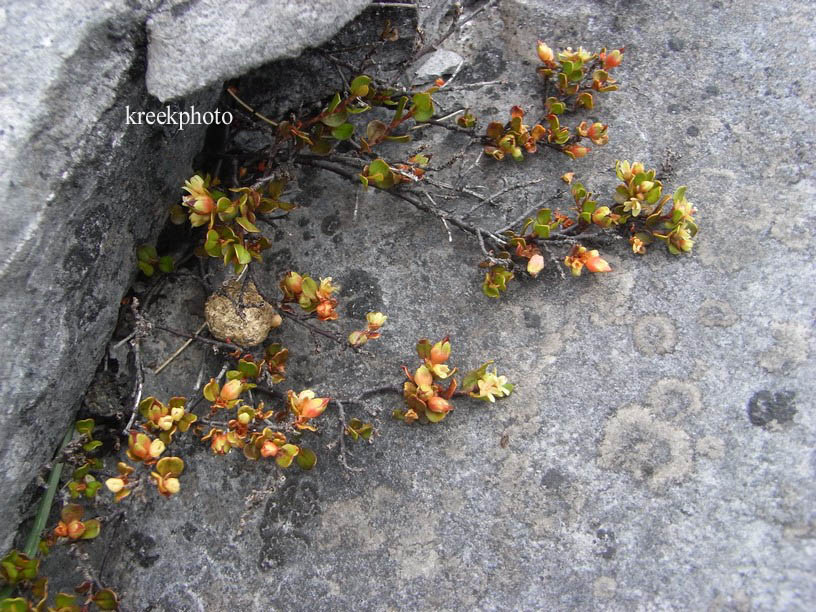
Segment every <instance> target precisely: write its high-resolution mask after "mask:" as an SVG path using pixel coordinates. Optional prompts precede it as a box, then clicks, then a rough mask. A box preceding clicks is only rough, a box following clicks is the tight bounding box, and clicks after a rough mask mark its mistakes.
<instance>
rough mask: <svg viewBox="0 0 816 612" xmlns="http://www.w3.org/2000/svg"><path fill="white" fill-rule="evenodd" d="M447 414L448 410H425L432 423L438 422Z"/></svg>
mask: <svg viewBox="0 0 816 612" xmlns="http://www.w3.org/2000/svg"><path fill="white" fill-rule="evenodd" d="M446 414H447V413H446V412H433V411H432V410H426V411H425V417H426V418H427V419H428V420H429V421H430V422H431V423H438V422H439V421H441V420H442V419H444V418H445V415H446Z"/></svg>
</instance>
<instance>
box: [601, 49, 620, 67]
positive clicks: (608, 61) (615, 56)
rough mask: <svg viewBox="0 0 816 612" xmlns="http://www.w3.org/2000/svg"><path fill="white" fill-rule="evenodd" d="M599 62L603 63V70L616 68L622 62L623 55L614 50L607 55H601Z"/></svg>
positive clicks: (618, 50)
mask: <svg viewBox="0 0 816 612" xmlns="http://www.w3.org/2000/svg"><path fill="white" fill-rule="evenodd" d="M600 58H601V62H603V67H604V70H609V69H610V68H615V67H616V66H620V65H621V62H622V61H623V53H621V50H620V49H614V50H613V51H610V52H609V53H601V56H600Z"/></svg>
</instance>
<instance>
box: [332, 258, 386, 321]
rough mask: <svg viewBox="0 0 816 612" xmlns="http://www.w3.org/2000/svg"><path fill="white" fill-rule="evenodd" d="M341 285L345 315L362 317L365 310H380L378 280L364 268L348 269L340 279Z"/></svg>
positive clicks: (356, 317)
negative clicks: (344, 302)
mask: <svg viewBox="0 0 816 612" xmlns="http://www.w3.org/2000/svg"><path fill="white" fill-rule="evenodd" d="M342 286H343V288H342V290H341V291H340V297H342V298H344V301H346V308H345V313H346V316H348V317H350V318H352V319H364V318H365V316H366V313H367V312H372V311H378V310H382V308H383V301H382V290H381V289H380V282H379V281H378V280H377V279H376V278H375V277H374V276H373V275H371V274H369V273H368V272H366V271H365V270H350V271H349V272H348V274H346V275H345V276H344V278H343V279H342ZM386 314H387V313H386Z"/></svg>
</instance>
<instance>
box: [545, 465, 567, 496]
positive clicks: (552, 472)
mask: <svg viewBox="0 0 816 612" xmlns="http://www.w3.org/2000/svg"><path fill="white" fill-rule="evenodd" d="M566 481H567V479H566V477H565V476H564V475H563V474H562V473H561V472H559V471H558V470H556V469H554V468H550V469H549V470H547V471H546V472H544V475H543V476H542V477H541V486H543V487H547V488H548V489H550V490H552V491H554V490H556V489H558V488H559V487H560V486H561V485H562V484H564V483H565V482H566Z"/></svg>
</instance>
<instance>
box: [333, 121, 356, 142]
mask: <svg viewBox="0 0 816 612" xmlns="http://www.w3.org/2000/svg"><path fill="white" fill-rule="evenodd" d="M331 134H332V137H333V138H335V139H337V140H348V139H349V138H351V137H352V135H353V134H354V126H353V125H351V124H350V123H343V124H342V125H339V126H337V127H336V128H334V129H333V130H332V132H331Z"/></svg>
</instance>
